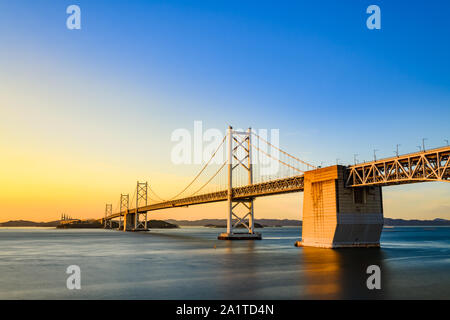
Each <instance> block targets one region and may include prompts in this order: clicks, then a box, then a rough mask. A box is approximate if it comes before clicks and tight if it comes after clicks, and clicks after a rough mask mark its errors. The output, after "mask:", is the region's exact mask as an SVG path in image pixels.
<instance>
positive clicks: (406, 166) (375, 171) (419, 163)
mask: <svg viewBox="0 0 450 320" xmlns="http://www.w3.org/2000/svg"><path fill="white" fill-rule="evenodd" d="M449 159H450V146H446V147H442V148H437V149H431V150H427V151H425V152H424V151H420V152H415V153H410V154H406V155H401V156H398V157H391V158H385V159H380V160H377V161H372V162H367V163H360V164H356V165H353V166H348V167H347V170H346V174H345V176H346V185H347V186H348V187H359V186H374V185H378V186H387V185H396V184H404V183H415V182H427V181H444V182H450V160H449ZM317 170H321V169H317ZM303 189H304V177H303V175H297V176H293V177H288V178H282V179H277V180H271V181H267V182H262V183H255V184H252V185H247V186H241V187H236V188H233V191H232V192H233V200H239V199H242V200H244V199H249V198H256V197H262V196H269V195H276V194H284V193H290V192H301V191H303ZM226 200H227V190H221V191H217V192H211V193H206V194H201V195H195V196H191V197H186V198H182V199H176V200H170V201H162V202H158V203H154V204H151V205H147V206H143V207H139V208H137V209H136V208H134V209H129V210H128V213H136V211H138V212H139V213H143V212H148V211H155V210H161V209H168V208H177V207H186V206H190V205H198V204H203V203H212V202H219V201H226ZM126 213H127V212H120V213H119V212H117V213H114V214H112V215H110V216H108V217H107V219H114V218H118V217H119V216H121V215H122V216H123V215H125V214H126ZM99 220H102V219H99Z"/></svg>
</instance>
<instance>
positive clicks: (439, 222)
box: [384, 218, 450, 226]
mask: <svg viewBox="0 0 450 320" xmlns="http://www.w3.org/2000/svg"><path fill="white" fill-rule="evenodd" d="M384 225H385V226H450V220H445V219H434V220H404V219H391V218H384Z"/></svg>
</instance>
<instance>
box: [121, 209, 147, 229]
mask: <svg viewBox="0 0 450 320" xmlns="http://www.w3.org/2000/svg"><path fill="white" fill-rule="evenodd" d="M137 215H138V214H136V212H128V213H126V214H125V215H124V219H123V220H124V223H123V231H148V228H147V215H146V214H144V215H145V220H144V221H140V220H139V217H137Z"/></svg>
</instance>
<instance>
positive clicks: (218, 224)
mask: <svg viewBox="0 0 450 320" xmlns="http://www.w3.org/2000/svg"><path fill="white" fill-rule="evenodd" d="M257 221H258V222H255V228H270V227H300V226H301V225H302V221H301V220H289V219H257ZM59 225H60V223H59V220H56V221H50V222H33V221H27V220H11V221H7V222H1V223H0V227H48V228H56V227H58V226H59ZM226 225H227V222H226V220H225V219H201V220H193V221H191V220H174V219H168V220H167V221H162V220H148V227H149V228H150V229H173V228H179V227H180V226H182V227H183V226H185V227H210V228H226ZM384 225H385V226H450V220H446V219H439V218H437V219H433V220H416V219H414V220H405V219H392V218H384ZM78 227H79V228H84V227H85V228H103V225H102V224H100V223H98V222H95V220H86V221H83V223H82V224H81V225H79V226H78ZM75 228H76V226H75Z"/></svg>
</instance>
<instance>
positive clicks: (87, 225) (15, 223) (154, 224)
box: [0, 220, 179, 229]
mask: <svg viewBox="0 0 450 320" xmlns="http://www.w3.org/2000/svg"><path fill="white" fill-rule="evenodd" d="M114 226H115V227H116V228H118V227H119V224H118V223H117V222H115V221H113V227H114ZM147 226H148V227H149V228H150V229H174V228H179V226H178V225H176V224H173V223H169V222H166V221H162V220H149V221H148V222H147ZM0 227H49V228H55V227H56V228H59V229H93V228H94V229H95V228H98V229H100V228H103V225H102V224H101V223H98V222H97V221H96V220H84V221H80V222H77V223H73V224H64V225H61V224H60V222H59V220H57V221H51V222H33V221H26V220H12V221H7V222H3V223H0Z"/></svg>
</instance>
